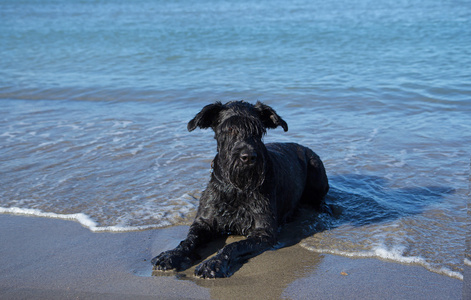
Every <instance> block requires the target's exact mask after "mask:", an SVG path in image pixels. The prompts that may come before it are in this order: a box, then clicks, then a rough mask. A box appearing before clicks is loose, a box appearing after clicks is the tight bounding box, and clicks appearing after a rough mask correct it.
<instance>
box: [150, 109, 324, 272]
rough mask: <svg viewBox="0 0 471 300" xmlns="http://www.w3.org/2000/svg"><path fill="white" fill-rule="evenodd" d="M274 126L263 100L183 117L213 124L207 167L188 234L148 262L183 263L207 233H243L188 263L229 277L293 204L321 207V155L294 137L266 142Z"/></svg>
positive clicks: (273, 233)
mask: <svg viewBox="0 0 471 300" xmlns="http://www.w3.org/2000/svg"><path fill="white" fill-rule="evenodd" d="M278 126H281V127H282V128H283V129H284V131H287V130H288V125H287V124H286V122H285V121H284V120H283V119H282V118H281V117H280V116H279V115H278V114H277V113H276V112H275V111H274V110H273V109H272V108H271V107H270V106H268V105H265V104H263V103H260V102H257V103H256V104H255V105H252V104H250V103H247V102H244V101H232V102H228V103H226V104H222V103H221V102H216V103H214V104H209V105H207V106H205V107H204V108H203V109H202V110H201V111H200V112H199V113H198V114H197V115H196V116H195V117H194V119H192V120H191V121H190V122H189V123H188V130H189V131H193V130H194V129H195V128H196V127H200V128H203V129H205V128H209V127H211V128H212V129H213V130H214V132H215V139H216V141H217V154H216V157H215V158H214V160H213V162H212V166H213V172H212V174H211V180H210V181H209V184H208V186H207V188H206V189H205V190H204V192H203V193H202V195H201V199H200V203H199V207H198V211H197V214H196V218H195V221H194V222H193V224H192V225H191V227H190V230H189V233H188V236H187V238H186V239H185V240H183V241H182V242H181V243H180V244H179V245H178V246H177V247H176V248H175V249H173V250H169V251H165V252H162V253H161V254H159V255H158V256H156V257H155V258H153V259H152V264H153V265H154V269H156V270H170V269H175V270H177V271H180V270H184V269H187V268H189V267H190V266H191V265H193V264H194V263H195V262H196V261H198V260H199V259H200V258H199V255H198V254H197V253H196V249H198V248H199V247H201V246H202V245H204V244H206V243H207V242H209V241H210V240H213V239H215V238H216V237H221V236H223V235H229V234H235V235H243V236H245V237H246V239H244V240H241V241H238V242H234V243H231V244H228V245H226V246H225V247H223V248H222V249H220V250H219V251H218V252H217V254H216V255H215V256H213V257H212V258H210V259H207V260H206V261H203V262H202V263H201V264H200V265H199V266H197V267H196V270H195V275H196V276H199V277H203V278H215V277H228V276H230V275H232V273H233V272H234V267H235V266H236V265H238V264H240V263H241V262H242V261H243V260H245V259H247V258H248V257H253V256H255V255H258V254H260V253H262V252H264V251H265V250H268V249H270V248H272V247H273V246H274V245H275V243H276V241H277V233H278V228H279V226H280V225H282V224H283V223H285V222H286V221H287V219H288V218H289V217H290V216H291V215H292V214H293V213H294V212H295V210H296V208H297V207H298V206H299V205H300V204H303V203H304V204H311V205H313V206H314V207H316V208H317V209H321V208H322V206H323V204H324V196H325V195H326V194H327V191H328V190H329V184H328V180H327V176H326V173H325V169H324V165H323V163H322V161H321V160H320V158H319V156H317V155H316V154H315V153H314V152H313V151H312V150H310V149H309V148H306V147H304V146H301V145H298V144H294V143H272V144H266V145H265V144H264V143H263V142H262V137H263V136H264V134H265V133H266V129H267V128H276V127H278Z"/></svg>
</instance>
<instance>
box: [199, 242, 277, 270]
mask: <svg viewBox="0 0 471 300" xmlns="http://www.w3.org/2000/svg"><path fill="white" fill-rule="evenodd" d="M274 244H275V238H274V236H273V235H270V236H267V235H251V236H248V237H247V239H245V240H242V241H238V242H234V243H232V244H229V245H227V246H225V247H224V248H222V249H221V250H219V252H218V253H217V254H216V255H215V256H213V257H212V258H210V259H208V260H206V261H204V262H202V263H201V264H200V265H199V266H197V267H196V270H195V275H196V276H199V277H202V278H222V277H229V276H231V275H232V273H233V272H234V271H236V270H234V268H236V267H238V266H239V265H240V264H241V263H243V261H244V260H246V259H249V258H250V257H254V256H256V255H258V254H260V253H262V252H264V251H266V250H268V249H270V248H272V247H273V246H274Z"/></svg>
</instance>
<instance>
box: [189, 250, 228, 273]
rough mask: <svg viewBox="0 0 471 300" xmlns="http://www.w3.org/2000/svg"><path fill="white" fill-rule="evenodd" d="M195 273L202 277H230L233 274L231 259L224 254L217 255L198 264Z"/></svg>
mask: <svg viewBox="0 0 471 300" xmlns="http://www.w3.org/2000/svg"><path fill="white" fill-rule="evenodd" d="M195 275H196V276H198V277H201V278H224V277H229V276H231V273H230V269H229V260H228V258H227V257H224V256H222V255H216V256H214V257H212V258H210V259H208V260H207V261H204V262H202V263H201V264H200V265H199V266H197V267H196V269H195Z"/></svg>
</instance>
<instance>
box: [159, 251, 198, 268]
mask: <svg viewBox="0 0 471 300" xmlns="http://www.w3.org/2000/svg"><path fill="white" fill-rule="evenodd" d="M151 263H152V265H153V266H154V270H160V271H167V270H176V271H181V270H185V269H188V268H189V267H190V266H191V265H192V263H193V260H192V259H191V258H190V257H188V256H187V255H185V254H184V253H182V252H181V251H178V250H169V251H165V252H162V253H160V254H159V255H157V256H156V257H154V258H153V259H152V260H151Z"/></svg>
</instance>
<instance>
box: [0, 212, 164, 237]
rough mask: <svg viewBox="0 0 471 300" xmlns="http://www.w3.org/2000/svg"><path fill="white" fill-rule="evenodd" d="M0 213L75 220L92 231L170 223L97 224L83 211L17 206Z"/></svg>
mask: <svg viewBox="0 0 471 300" xmlns="http://www.w3.org/2000/svg"><path fill="white" fill-rule="evenodd" d="M0 214H13V215H23V216H34V217H43V218H51V219H61V220H67V221H75V222H78V223H80V224H81V225H82V226H83V227H85V228H88V229H89V230H90V231H92V232H129V231H139V230H146V229H156V228H162V227H166V226H170V225H172V224H170V223H168V224H166V223H165V222H163V223H162V224H159V225H145V226H98V224H97V223H96V222H95V221H93V220H92V219H91V218H90V217H89V216H88V215H86V214H84V213H76V214H57V213H52V212H44V211H41V210H39V209H32V208H19V207H0Z"/></svg>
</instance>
